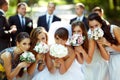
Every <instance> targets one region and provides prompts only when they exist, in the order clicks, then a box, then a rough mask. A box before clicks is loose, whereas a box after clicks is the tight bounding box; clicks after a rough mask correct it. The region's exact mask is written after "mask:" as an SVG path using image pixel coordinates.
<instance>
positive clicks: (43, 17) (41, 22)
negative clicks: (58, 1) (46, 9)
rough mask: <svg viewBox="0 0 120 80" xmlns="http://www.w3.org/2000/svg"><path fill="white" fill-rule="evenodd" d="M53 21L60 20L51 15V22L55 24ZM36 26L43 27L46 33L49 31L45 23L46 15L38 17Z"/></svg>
mask: <svg viewBox="0 0 120 80" xmlns="http://www.w3.org/2000/svg"><path fill="white" fill-rule="evenodd" d="M55 21H61V19H60V18H58V17H57V16H55V15H53V21H52V22H55ZM37 26H38V27H40V26H42V27H44V28H45V30H46V31H47V32H48V31H49V28H48V24H47V22H46V15H43V16H40V17H39V18H38V22H37Z"/></svg>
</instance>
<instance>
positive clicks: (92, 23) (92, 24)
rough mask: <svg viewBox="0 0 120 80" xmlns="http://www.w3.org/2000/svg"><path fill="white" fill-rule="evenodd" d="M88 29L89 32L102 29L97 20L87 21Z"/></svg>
mask: <svg viewBox="0 0 120 80" xmlns="http://www.w3.org/2000/svg"><path fill="white" fill-rule="evenodd" d="M89 27H90V29H91V30H94V29H95V28H97V27H102V24H101V23H99V22H98V21H97V20H90V21H89Z"/></svg>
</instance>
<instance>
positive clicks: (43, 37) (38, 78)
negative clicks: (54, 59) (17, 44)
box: [29, 27, 48, 80]
mask: <svg viewBox="0 0 120 80" xmlns="http://www.w3.org/2000/svg"><path fill="white" fill-rule="evenodd" d="M30 38H31V48H30V51H31V52H33V53H34V54H35V56H36V62H35V63H33V64H32V65H31V68H29V69H30V70H31V71H30V70H29V71H30V72H31V73H30V74H31V75H32V74H33V73H34V75H33V79H32V80H42V77H43V74H44V72H45V71H44V68H45V64H46V63H45V54H40V53H38V52H36V51H35V50H34V47H35V46H36V44H37V43H39V42H44V43H45V44H47V42H48V36H47V32H46V31H45V29H44V28H43V27H37V28H34V29H33V30H32V32H31V34H30ZM40 60H42V63H40ZM39 71H40V72H39ZM41 74H42V75H41Z"/></svg>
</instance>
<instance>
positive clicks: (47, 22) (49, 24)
mask: <svg viewBox="0 0 120 80" xmlns="http://www.w3.org/2000/svg"><path fill="white" fill-rule="evenodd" d="M50 17H51V16H49V17H48V22H47V24H48V28H49V27H50Z"/></svg>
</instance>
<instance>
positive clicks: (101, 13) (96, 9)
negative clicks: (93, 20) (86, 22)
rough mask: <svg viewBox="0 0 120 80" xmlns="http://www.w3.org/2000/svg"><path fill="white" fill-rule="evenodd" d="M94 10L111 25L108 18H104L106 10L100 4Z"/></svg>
mask: <svg viewBox="0 0 120 80" xmlns="http://www.w3.org/2000/svg"><path fill="white" fill-rule="evenodd" d="M92 12H95V13H97V14H98V15H99V16H100V17H101V18H102V19H103V20H104V21H105V22H106V24H107V25H110V23H109V22H108V21H107V20H106V19H104V17H103V16H104V10H103V9H102V8H101V7H99V6H96V7H94V8H93V10H92Z"/></svg>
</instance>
